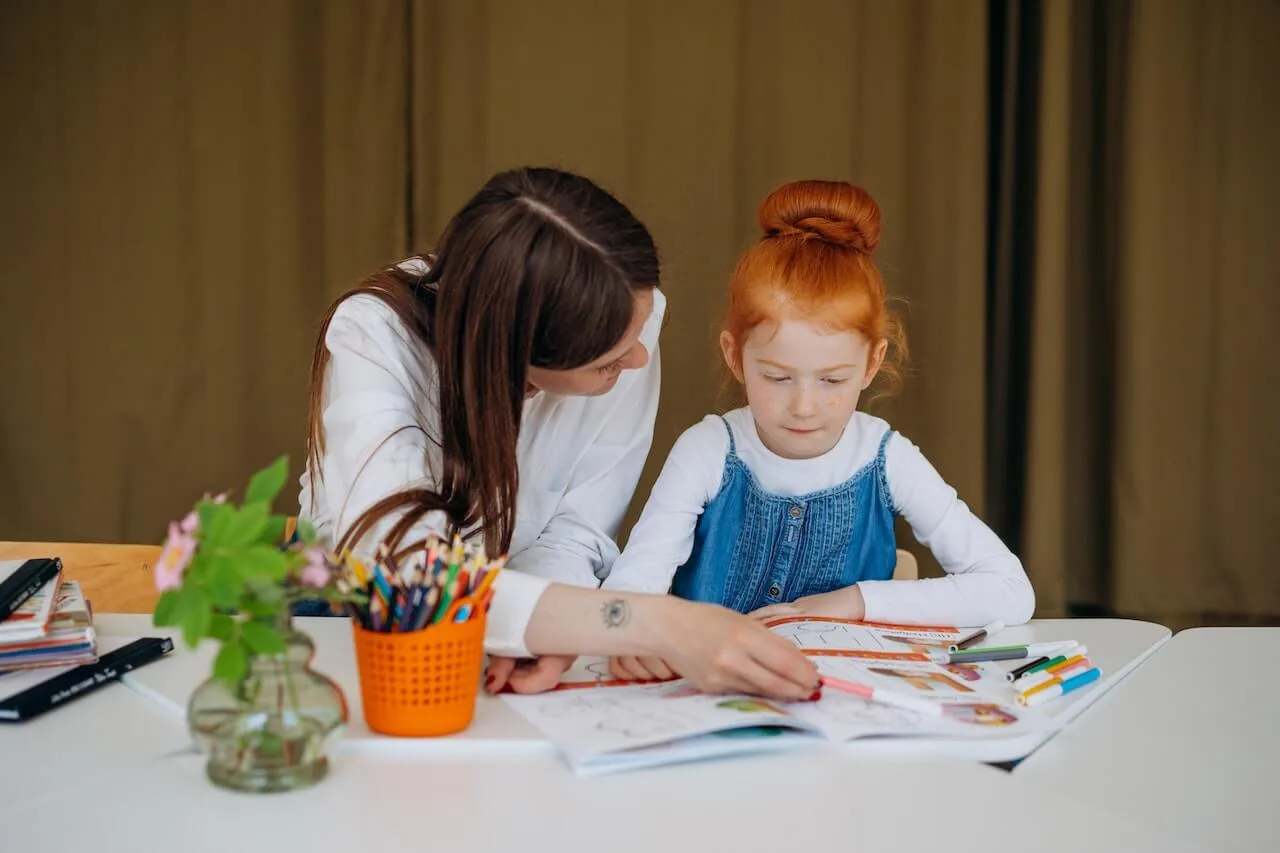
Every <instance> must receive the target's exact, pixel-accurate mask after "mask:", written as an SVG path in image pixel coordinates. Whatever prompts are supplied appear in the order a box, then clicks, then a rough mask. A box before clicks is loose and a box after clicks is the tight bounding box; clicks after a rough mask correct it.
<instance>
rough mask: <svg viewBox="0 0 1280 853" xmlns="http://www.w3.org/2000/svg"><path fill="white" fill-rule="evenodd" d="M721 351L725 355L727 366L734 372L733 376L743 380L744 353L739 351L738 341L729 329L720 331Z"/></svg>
mask: <svg viewBox="0 0 1280 853" xmlns="http://www.w3.org/2000/svg"><path fill="white" fill-rule="evenodd" d="M720 352H721V354H723V355H724V363H725V366H727V367H728V368H729V372H730V373H732V374H733V378H734V379H737V380H738V381H739V382H741V381H742V354H741V353H740V352H739V351H738V342H737V341H735V340H734V339H733V335H732V334H731V333H729V332H728V331H724V332H721V333H720Z"/></svg>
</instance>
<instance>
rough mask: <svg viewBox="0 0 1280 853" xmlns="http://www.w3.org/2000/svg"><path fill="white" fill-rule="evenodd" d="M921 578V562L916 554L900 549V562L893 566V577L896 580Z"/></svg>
mask: <svg viewBox="0 0 1280 853" xmlns="http://www.w3.org/2000/svg"><path fill="white" fill-rule="evenodd" d="M919 578H920V564H919V563H917V562H916V555H915V554H912V553H911V552H910V551H904V550H902V549H901V548H899V549H898V562H897V564H896V565H894V567H893V579H894V580H896V581H914V580H919Z"/></svg>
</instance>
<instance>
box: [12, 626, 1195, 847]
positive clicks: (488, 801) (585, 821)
mask: <svg viewBox="0 0 1280 853" xmlns="http://www.w3.org/2000/svg"><path fill="white" fill-rule="evenodd" d="M96 621H97V624H98V627H99V629H100V630H101V631H103V633H105V634H111V633H123V634H155V633H156V631H155V630H154V629H151V628H150V627H149V624H148V620H147V617H121V616H109V615H102V616H99V617H98V618H97V619H96ZM302 627H304V628H305V630H307V631H308V632H310V633H312V635H313V636H314V637H315V639H316V642H317V647H318V650H319V651H318V654H317V660H316V666H317V668H319V669H320V670H322V671H325V672H328V673H329V674H331V675H335V676H338V678H339V681H345V680H346V676H344V675H343V672H344V671H345V670H344V667H346V666H347V665H348V664H349V665H350V666H351V667H352V671H354V669H353V668H354V661H353V660H350V658H351V649H350V640H349V638H348V639H346V640H345V641H343V640H342V639H341V637H342V636H343V634H344V632H346V631H349V628H348V626H347V625H346V624H345V622H344V621H343V620H315V621H308V622H306V623H305V624H304V625H303V626H302ZM1150 627H1151V626H1147V627H1145V628H1144V627H1143V626H1142V625H1141V624H1140V623H1114V624H1103V623H1088V622H1072V623H1070V629H1071V630H1070V631H1068V632H1065V633H1064V630H1065V629H1064V628H1063V626H1062V625H1059V624H1054V623H1040V624H1038V625H1037V626H1034V627H1033V628H1030V629H1019V630H1028V631H1031V632H1032V633H1033V635H1034V636H1037V637H1046V636H1059V637H1060V636H1074V637H1076V638H1077V639H1081V640H1082V641H1084V642H1086V643H1088V644H1089V645H1090V653H1091V655H1092V656H1095V657H1102V656H1104V655H1109V656H1114V658H1115V660H1117V661H1120V663H1119V664H1118V665H1117V666H1118V668H1119V669H1121V670H1123V669H1125V667H1126V666H1127V665H1129V664H1132V663H1133V661H1135V660H1137V659H1138V658H1140V657H1141V656H1143V655H1145V654H1146V653H1147V650H1148V646H1151V645H1153V644H1157V643H1158V642H1159V640H1160V639H1162V638H1161V637H1159V636H1158V634H1159V631H1151V630H1149V629H1150ZM1144 638H1145V639H1144ZM207 664H208V652H207V650H204V649H202V650H199V651H197V652H195V653H192V652H187V651H185V650H181V648H180V649H179V650H178V651H176V652H175V653H174V657H173V658H172V659H171V660H166V661H163V662H158V663H156V664H152V665H150V666H148V667H145V668H143V669H142V670H139V671H138V673H142V672H145V671H147V670H152V671H163V672H166V673H167V674H166V676H165V678H163V679H159V681H158V682H153V683H158V684H159V685H160V686H161V688H162V689H161V690H159V691H157V690H154V689H152V690H151V691H150V692H152V693H153V694H154V696H155V698H156V700H157V701H150V700H148V699H146V698H144V696H143V695H141V694H139V693H138V692H137V690H131V689H129V688H128V687H126V686H125V685H112V686H109V687H106V688H103V689H101V690H99V691H97V692H96V693H94V694H91V695H90V696H86V697H85V698H83V699H80V700H77V701H76V702H74V703H72V704H71V705H69V706H67V707H66V708H64V709H61V710H59V711H56V712H54V713H50V714H47V715H45V716H43V717H40V718H38V719H37V720H35V721H33V722H31V723H27V724H23V725H21V726H0V756H2V757H3V761H2V762H0V764H2V766H3V768H4V770H3V772H2V773H0V778H2V779H4V784H5V787H4V789H3V797H2V798H0V820H3V825H4V826H5V827H6V829H5V833H4V835H3V841H4V849H5V850H9V849H13V850H15V851H17V850H21V851H26V852H27V853H42V852H43V851H46V850H47V851H55V850H57V851H62V850H74V849H93V850H94V851H100V853H116V851H134V850H143V849H155V848H168V847H174V848H175V849H182V850H183V851H184V853H198V852H199V851H206V850H207V851H218V853H222V851H226V850H235V851H237V853H255V851H259V850H261V851H273V853H274V851H277V850H282V849H299V850H308V851H310V853H322V851H329V850H333V851H348V850H352V849H378V848H380V847H391V846H396V847H402V848H404V849H409V850H425V849H430V850H467V851H489V850H492V851H515V853H523V851H541V850H550V851H557V853H559V851H576V850H584V851H591V853H629V852H630V851H652V850H657V849H660V848H662V847H674V848H675V849H677V850H734V851H735V852H736V851H743V852H744V853H745V851H768V853H777V851H779V850H796V849H806V848H819V847H823V848H826V847H830V848H838V849H850V848H852V849H865V850H881V849H884V850H894V851H902V853H910V851H916V850H919V851H929V853H936V851H937V850H939V849H945V850H948V851H954V853H962V852H963V851H981V853H990V851H991V850H995V849H1004V848H1005V847H1007V846H1009V843H1010V840H1011V839H1012V838H1018V839H1024V840H1025V843H1021V844H1018V845H1017V846H1021V847H1025V848H1026V849H1036V850H1038V851H1058V850H1062V851H1067V850H1080V849H1090V850H1125V851H1145V850H1152V851H1155V850H1159V851H1183V850H1187V851H1190V850H1195V849H1198V845H1186V844H1184V843H1183V842H1182V841H1181V840H1180V839H1178V838H1176V837H1170V836H1169V835H1167V834H1166V833H1165V830H1164V829H1163V828H1162V824H1161V823H1159V822H1154V823H1148V822H1144V821H1138V820H1134V819H1132V818H1130V817H1128V816H1126V815H1125V814H1123V813H1119V811H1118V810H1117V808H1116V807H1115V806H1114V805H1113V804H1105V803H1093V802H1090V804H1088V805H1084V804H1083V803H1082V802H1081V801H1080V800H1078V799H1077V798H1076V797H1075V796H1074V794H1073V793H1071V792H1067V793H1059V792H1058V791H1056V790H1054V789H1048V788H1044V787H1041V786H1039V785H1037V784H1035V783H1031V782H1026V781H1024V780H1023V778H1022V777H1021V775H1018V776H1015V775H1012V774H1009V773H1006V772H1004V771H1001V770H997V769H995V768H992V767H989V766H986V765H983V764H980V763H977V762H974V761H962V760H957V759H941V758H929V759H924V758H901V757H899V758H896V759H893V760H889V759H882V758H875V757H866V756H862V757H859V758H857V759H856V760H851V757H850V755H849V754H848V753H847V752H845V751H842V750H834V749H827V748H823V747H822V746H821V745H816V746H815V747H814V748H812V749H805V750H802V751H798V752H795V753H789V754H785V755H782V754H779V755H769V756H753V757H749V758H742V759H734V760H719V761H714V762H707V763H701V764H693V765H682V766H674V767H664V768H655V769H652V770H645V771H638V772H632V773H624V774H619V775H616V776H606V777H597V778H589V779H582V778H577V777H575V776H574V775H573V774H572V773H571V772H570V771H569V769H568V768H567V767H566V766H565V765H564V764H563V762H561V761H560V760H559V759H558V758H557V757H556V756H555V755H554V753H553V752H552V751H551V749H550V747H549V745H548V744H547V743H546V742H545V741H543V740H542V739H541V737H540V736H539V735H538V734H537V733H536V732H535V731H533V730H532V729H530V728H529V727H527V726H526V725H525V724H524V723H523V720H521V719H520V718H519V717H517V716H515V715H514V714H512V713H510V712H509V711H507V709H506V706H505V704H504V703H502V702H500V701H498V700H493V699H488V698H485V699H482V700H481V702H480V707H479V713H478V715H477V724H476V726H473V728H472V730H471V731H469V732H468V733H467V735H466V736H463V737H455V738H445V739H437V740H422V741H404V740H400V739H389V738H374V737H371V736H368V735H367V732H366V733H365V736H364V737H361V736H360V731H361V730H362V729H363V722H362V720H361V718H360V707H359V691H358V689H357V688H356V686H355V683H354V682H351V683H344V684H343V687H344V689H345V690H346V692H347V695H348V696H349V697H350V699H351V704H352V708H351V711H352V723H351V728H352V730H353V731H352V733H350V734H349V736H348V737H346V738H345V739H344V741H343V743H344V745H345V746H344V748H343V749H341V750H339V751H338V753H337V754H336V755H335V756H334V759H333V761H334V763H333V770H332V773H331V775H330V778H328V779H326V780H325V781H324V782H323V783H322V784H320V785H318V786H316V787H315V788H312V789H308V790H305V791H300V792H295V793H292V794H284V795H244V794H236V793H232V792H227V791H223V790H221V789H218V788H215V787H213V786H212V785H211V784H210V783H209V782H207V781H206V780H205V777H204V770H203V765H204V759H203V757H201V756H198V755H195V754H194V753H193V752H191V751H190V750H189V749H187V748H186V747H187V746H188V743H189V741H188V739H187V735H186V731H185V724H184V722H183V720H182V716H181V711H182V704H183V702H180V701H172V700H169V699H166V698H164V695H163V694H164V693H165V692H167V691H170V690H177V689H181V690H185V691H186V692H180V693H176V694H175V695H177V696H182V697H185V695H186V694H187V693H189V689H188V688H187V687H186V686H183V685H186V684H187V683H188V682H190V684H189V687H190V688H194V686H195V683H198V682H199V681H200V680H202V679H203V678H204V676H205V675H206V674H207V672H208V667H207ZM161 668H163V670H162V669H161ZM351 677H354V675H352V676H351ZM1065 708H1066V706H1065V705H1064V709H1065ZM522 727H523V728H522ZM67 747H71V748H70V749H67ZM50 756H56V761H55V763H54V764H53V765H49V764H48V762H49V760H50ZM32 779H37V780H38V781H39V785H34V784H31V783H30V781H29V780H32ZM23 780H28V781H23ZM415 833H416V834H415Z"/></svg>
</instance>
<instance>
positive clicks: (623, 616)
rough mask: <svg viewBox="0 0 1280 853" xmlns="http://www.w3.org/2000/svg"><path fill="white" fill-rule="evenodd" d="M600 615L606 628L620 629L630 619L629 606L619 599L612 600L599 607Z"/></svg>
mask: <svg viewBox="0 0 1280 853" xmlns="http://www.w3.org/2000/svg"><path fill="white" fill-rule="evenodd" d="M600 615H601V616H602V617H603V618H604V624H605V626H606V627H608V628H621V627H622V626H623V625H626V624H627V622H628V621H629V620H630V619H631V606H630V605H629V604H627V603H626V602H625V601H623V600H622V599H621V598H614V599H611V600H609V601H606V602H605V603H604V604H603V605H602V606H601V608H600Z"/></svg>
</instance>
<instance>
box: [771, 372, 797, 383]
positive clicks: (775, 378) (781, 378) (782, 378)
mask: <svg viewBox="0 0 1280 853" xmlns="http://www.w3.org/2000/svg"><path fill="white" fill-rule="evenodd" d="M764 378H765V379H767V380H768V381H770V382H786V381H787V380H788V379H790V378H791V377H790V376H780V375H778V374H776V373H766V374H765V375H764Z"/></svg>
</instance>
